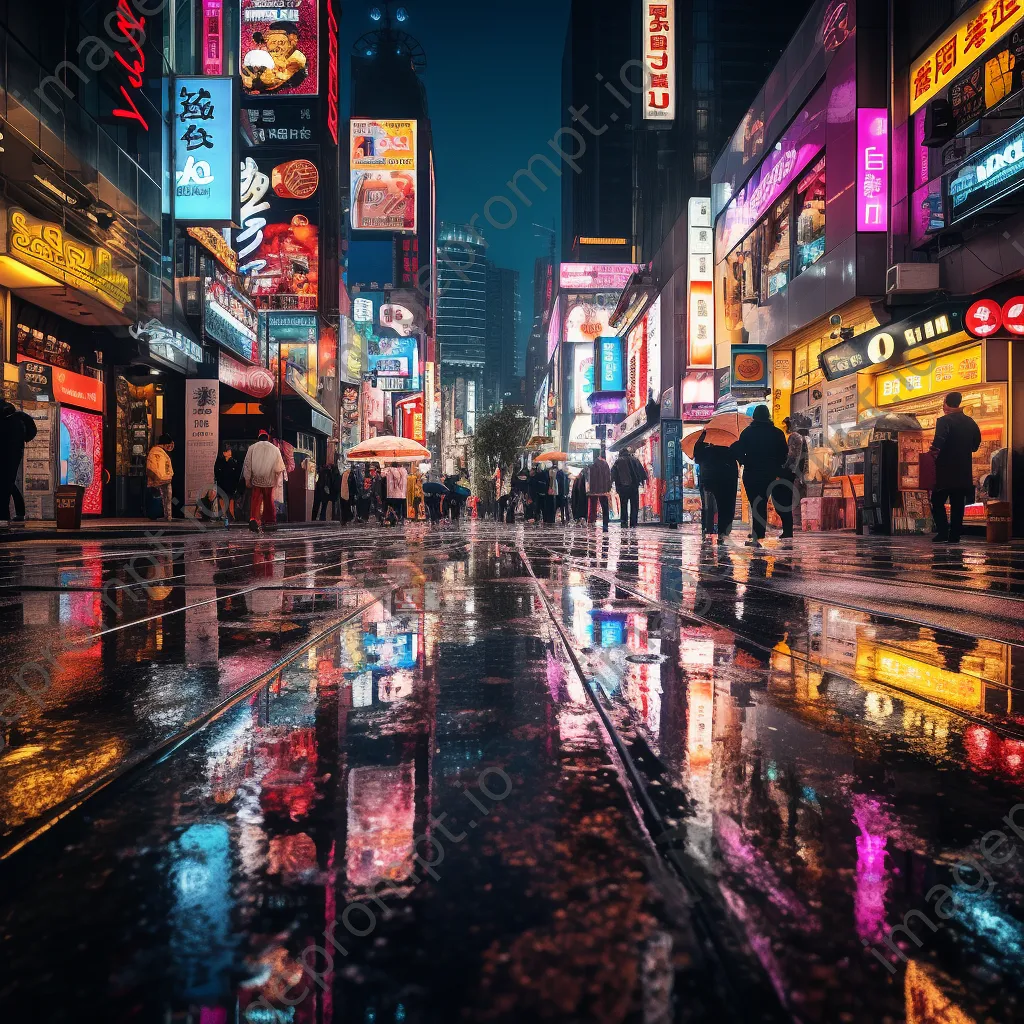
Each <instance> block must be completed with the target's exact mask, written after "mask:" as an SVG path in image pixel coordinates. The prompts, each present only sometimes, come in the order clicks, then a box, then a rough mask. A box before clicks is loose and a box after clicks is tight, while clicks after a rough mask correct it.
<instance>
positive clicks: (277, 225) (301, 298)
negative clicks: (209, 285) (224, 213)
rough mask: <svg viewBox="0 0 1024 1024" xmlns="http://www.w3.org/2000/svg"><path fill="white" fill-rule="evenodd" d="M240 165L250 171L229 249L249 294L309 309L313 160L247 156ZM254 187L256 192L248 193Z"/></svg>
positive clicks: (315, 237)
mask: <svg viewBox="0 0 1024 1024" xmlns="http://www.w3.org/2000/svg"><path fill="white" fill-rule="evenodd" d="M246 164H247V165H249V164H252V165H253V169H254V171H255V173H253V174H250V175H249V177H250V178H252V187H251V188H250V189H249V190H248V191H247V190H246V188H245V183H246V175H245V174H244V173H243V190H242V191H243V200H242V228H241V230H240V231H239V232H237V233H236V241H235V248H236V249H237V250H238V254H239V263H240V264H241V270H240V272H241V273H242V274H243V275H244V276H245V277H246V278H247V279H248V280H249V282H250V285H249V294H250V295H251V296H252V298H253V299H254V301H255V302H256V304H257V305H258V306H262V307H264V308H270V309H274V308H284V309H315V308H316V305H317V290H318V288H317V285H318V281H319V258H320V246H319V230H318V227H317V225H318V221H319V207H318V197H317V195H316V193H317V189H318V187H319V184H320V175H319V172H318V171H317V168H316V165H315V164H314V163H313V162H312V161H310V160H307V159H305V158H300V159H296V160H283V161H276V160H273V159H268V158H266V157H259V158H253V157H248V158H247V159H246ZM256 187H258V189H259V195H258V196H257V195H254V194H252V193H253V188H256ZM256 200H258V202H257V201H256Z"/></svg>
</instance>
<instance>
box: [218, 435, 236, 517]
mask: <svg viewBox="0 0 1024 1024" xmlns="http://www.w3.org/2000/svg"><path fill="white" fill-rule="evenodd" d="M241 478H242V460H241V459H236V458H235V453H234V451H233V450H232V448H231V445H230V444H227V443H224V444H222V445H221V446H220V455H218V456H217V461H216V462H215V463H214V464H213V479H214V480H215V481H216V484H217V515H218V517H219V518H221V519H223V520H224V525H225V526H227V525H228V523H229V522H230V520H231V519H233V518H234V515H235V494H236V493H237V492H238V483H239V481H240V480H241Z"/></svg>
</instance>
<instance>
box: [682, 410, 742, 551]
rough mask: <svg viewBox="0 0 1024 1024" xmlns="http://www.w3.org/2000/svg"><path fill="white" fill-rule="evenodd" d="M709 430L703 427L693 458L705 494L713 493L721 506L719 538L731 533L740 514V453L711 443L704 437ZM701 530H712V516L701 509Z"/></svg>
mask: <svg viewBox="0 0 1024 1024" xmlns="http://www.w3.org/2000/svg"><path fill="white" fill-rule="evenodd" d="M706 435H707V431H706V430H703V431H701V435H700V437H699V438H697V443H696V444H695V445H694V447H693V461H694V462H695V463H696V464H697V468H698V469H699V470H700V489H701V498H702V499H703V497H704V495H705V494H711V495H713V496H714V499H715V506H716V507H717V509H718V539H719V540H722V539H723V538H725V537H728V536H729V533H730V532H731V531H732V522H733V519H734V518H735V516H736V484H737V482H738V480H739V470H738V469H737V468H736V457H735V456H734V455H733V453H732V448H731V447H726V446H725V445H720V444H708V442H707V441H705V440H704V438H705V436H706ZM701 512H702V515H701V527H702V529H701V534H702V535H703V536H707V535H709V534H710V533H711V525H712V523H711V518H710V516H704V515H703V512H704V509H703V508H702V509H701Z"/></svg>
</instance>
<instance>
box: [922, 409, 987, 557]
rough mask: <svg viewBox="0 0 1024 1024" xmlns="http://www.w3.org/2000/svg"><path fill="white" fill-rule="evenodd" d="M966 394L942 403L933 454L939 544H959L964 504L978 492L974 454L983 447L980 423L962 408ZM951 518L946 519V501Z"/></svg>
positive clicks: (934, 502) (937, 538) (934, 514)
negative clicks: (973, 493) (975, 487)
mask: <svg viewBox="0 0 1024 1024" xmlns="http://www.w3.org/2000/svg"><path fill="white" fill-rule="evenodd" d="M962 401H963V395H961V394H960V392H959V391H951V392H950V393H949V394H948V395H946V397H945V398H944V399H943V401H942V413H943V414H942V415H941V416H940V417H939V418H938V420H936V422H935V437H934V439H933V440H932V447H931V451H932V453H933V454H934V455H935V490H934V491H932V518H933V519H934V520H935V542H936V543H942V542H947V543H949V544H956V543H958V542H959V540H960V531H961V530H962V529H963V525H964V505H966V504H967V500H968V498H969V497H970V495H971V493H972V492H973V490H974V465H973V462H974V459H973V456H974V453H975V452H976V451H977V450H978V449H979V448H980V447H981V431H980V430H979V429H978V424H977V423H975V422H974V420H972V419H971V417H970V416H968V415H967V413H965V412H964V411H963V409H961V408H960V403H961V402H962ZM947 500H948V501H949V519H948V520H947V519H946V501H947Z"/></svg>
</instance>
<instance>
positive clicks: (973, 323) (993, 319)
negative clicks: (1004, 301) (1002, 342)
mask: <svg viewBox="0 0 1024 1024" xmlns="http://www.w3.org/2000/svg"><path fill="white" fill-rule="evenodd" d="M1002 320H1003V314H1002V310H1001V309H1000V307H999V303H998V302H996V301H995V299H979V300H978V301H977V302H975V303H974V305H973V306H971V307H970V309H968V310H967V312H966V313H965V314H964V327H966V328H967V330H968V331H970V333H971V334H973V335H974V336H975V337H976V338H987V337H988V336H989V335H990V334H995V333H996V331H998V330H999V328H1000V327H1001V326H1002Z"/></svg>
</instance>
